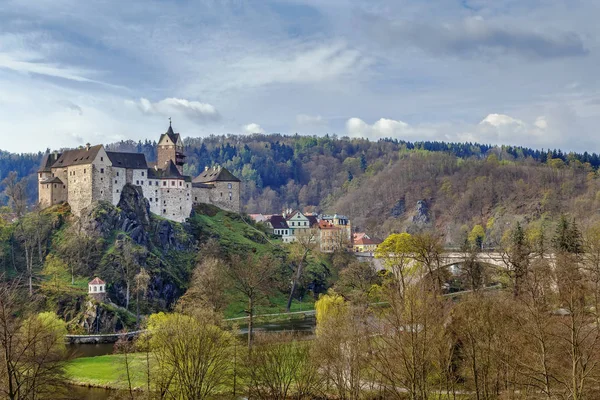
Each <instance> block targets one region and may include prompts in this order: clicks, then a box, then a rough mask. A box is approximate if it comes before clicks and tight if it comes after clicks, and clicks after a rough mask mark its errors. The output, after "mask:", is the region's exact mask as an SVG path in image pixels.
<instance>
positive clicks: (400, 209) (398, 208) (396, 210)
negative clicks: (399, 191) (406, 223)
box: [390, 199, 406, 218]
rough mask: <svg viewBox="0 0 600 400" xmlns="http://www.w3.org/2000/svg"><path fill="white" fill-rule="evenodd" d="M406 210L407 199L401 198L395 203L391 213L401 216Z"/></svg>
mask: <svg viewBox="0 0 600 400" xmlns="http://www.w3.org/2000/svg"><path fill="white" fill-rule="evenodd" d="M405 212H406V201H405V200H404V199H400V200H398V201H397V202H396V204H394V207H392V210H391V212H390V214H391V215H392V217H394V218H400V217H401V216H402V215H403V214H404V213H405Z"/></svg>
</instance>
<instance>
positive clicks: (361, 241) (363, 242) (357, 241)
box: [354, 236, 381, 246]
mask: <svg viewBox="0 0 600 400" xmlns="http://www.w3.org/2000/svg"><path fill="white" fill-rule="evenodd" d="M379 243H381V242H380V241H378V240H373V239H371V238H368V237H365V236H363V237H361V238H360V239H355V240H354V244H355V245H363V246H364V245H378V244H379Z"/></svg>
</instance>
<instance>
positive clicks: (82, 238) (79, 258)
mask: <svg viewBox="0 0 600 400" xmlns="http://www.w3.org/2000/svg"><path fill="white" fill-rule="evenodd" d="M99 244H100V243H99V240H98V238H97V237H96V236H95V235H94V234H93V233H87V232H84V231H83V230H82V228H81V225H80V224H74V225H73V226H72V227H70V228H69V229H68V231H67V232H66V234H65V235H64V237H63V239H62V241H61V242H60V245H59V248H58V250H59V252H60V255H61V258H63V259H64V260H65V262H66V263H67V264H68V265H69V266H70V270H71V284H74V283H75V275H76V274H82V275H90V273H91V272H92V271H91V268H90V267H91V266H93V265H96V264H97V260H98V259H99V258H100V256H101V254H102V248H101V246H100V245H99Z"/></svg>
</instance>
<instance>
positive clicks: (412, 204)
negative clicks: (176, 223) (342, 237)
mask: <svg viewBox="0 0 600 400" xmlns="http://www.w3.org/2000/svg"><path fill="white" fill-rule="evenodd" d="M184 145H185V147H184V151H185V155H186V156H187V158H186V160H187V164H186V166H185V170H184V173H186V174H188V175H195V174H197V173H198V172H200V171H201V170H202V169H203V168H204V167H205V166H211V165H215V164H219V165H222V166H224V167H226V168H227V169H228V170H229V171H231V172H232V173H233V174H235V175H236V176H238V177H240V179H241V180H242V186H241V203H242V205H243V211H245V212H248V213H250V212H252V213H254V212H262V213H277V212H281V210H282V209H283V208H288V207H289V208H299V209H305V208H308V209H312V210H318V211H323V212H341V213H344V214H346V215H348V216H350V217H351V218H352V219H353V223H354V225H355V226H356V227H357V228H358V229H360V230H368V231H369V232H373V233H374V234H377V235H379V236H385V235H387V234H388V233H389V232H391V231H396V230H404V229H409V230H410V229H413V230H414V229H421V228H422V227H423V226H428V224H433V225H435V226H436V227H438V228H441V230H442V231H443V232H445V234H446V239H447V241H448V243H456V242H457V241H460V236H461V235H462V233H461V232H462V231H464V230H465V229H466V228H470V227H471V226H473V225H474V224H488V222H489V221H492V220H494V221H497V222H498V223H501V221H504V223H510V222H511V221H513V220H517V219H523V218H528V219H539V218H541V217H542V216H555V215H558V214H561V213H570V214H572V215H573V216H575V217H578V218H579V217H582V216H585V217H589V216H590V210H593V209H594V207H595V205H594V201H595V198H594V196H595V191H596V186H597V185H596V177H597V173H596V171H597V169H598V166H600V157H599V156H598V155H597V154H596V153H587V152H585V153H581V154H579V153H566V152H562V151H560V150H552V151H550V150H543V149H542V150H539V149H538V150H534V149H528V148H522V147H515V146H490V145H484V144H477V143H443V142H415V143H411V142H405V141H401V140H379V141H375V142H373V141H368V140H366V139H357V138H347V137H341V138H340V137H336V136H324V137H315V136H300V135H293V136H286V135H279V134H272V135H259V134H256V135H228V136H209V137H206V138H186V139H185V140H184ZM107 149H108V150H111V151H130V152H140V153H144V154H145V155H146V158H147V159H148V160H150V161H152V160H156V157H157V148H156V142H150V141H146V142H138V143H136V142H132V141H122V142H118V143H113V144H110V145H107ZM41 156H42V154H41V153H40V154H38V155H14V154H10V153H0V178H4V177H5V176H6V175H7V173H8V172H9V171H11V170H14V171H16V172H17V177H23V179H24V186H26V193H27V197H28V198H29V200H30V202H31V201H32V200H31V199H35V198H36V194H35V191H36V190H37V187H36V185H35V181H36V177H35V175H34V174H35V171H36V169H37V162H39V159H41ZM36 160H37V161H36ZM11 168H12V169H11ZM1 189H2V188H1V187H0V190H1ZM419 201H420V203H419V210H418V211H417V202H419ZM471 206H472V207H471ZM425 214H427V215H425ZM415 216H416V217H417V218H416V219H415V221H418V223H417V224H416V225H415V224H413V217H415ZM592 216H593V215H592ZM413 225H414V226H413ZM492 225H493V224H492ZM492 236H493V235H492ZM490 240H492V239H491V236H490Z"/></svg>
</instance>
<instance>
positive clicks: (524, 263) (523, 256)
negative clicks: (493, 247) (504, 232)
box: [504, 223, 532, 297]
mask: <svg viewBox="0 0 600 400" xmlns="http://www.w3.org/2000/svg"><path fill="white" fill-rule="evenodd" d="M505 242H506V243H505V245H504V247H505V249H506V250H505V252H504V258H505V263H506V264H507V266H508V268H509V272H510V273H511V278H512V283H513V293H514V295H515V297H517V296H519V293H520V292H521V286H522V285H523V281H524V280H525V279H527V274H528V273H529V264H530V255H531V253H532V251H531V246H530V245H529V243H528V241H527V238H526V236H525V230H524V229H523V228H522V227H521V224H519V223H517V225H516V227H515V228H514V229H513V230H512V231H511V232H510V233H509V237H508V238H507V239H506V240H505Z"/></svg>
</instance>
